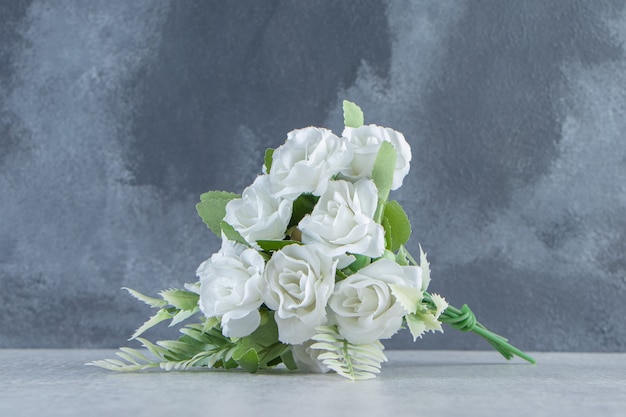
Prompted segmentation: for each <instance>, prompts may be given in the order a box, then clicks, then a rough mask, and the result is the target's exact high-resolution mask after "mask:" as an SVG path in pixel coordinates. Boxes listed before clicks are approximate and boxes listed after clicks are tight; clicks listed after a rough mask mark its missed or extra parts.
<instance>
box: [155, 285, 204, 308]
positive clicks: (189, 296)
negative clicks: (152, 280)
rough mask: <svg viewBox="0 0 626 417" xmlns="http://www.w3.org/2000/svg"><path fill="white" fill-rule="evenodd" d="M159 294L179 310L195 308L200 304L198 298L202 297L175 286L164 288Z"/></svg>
mask: <svg viewBox="0 0 626 417" xmlns="http://www.w3.org/2000/svg"><path fill="white" fill-rule="evenodd" d="M159 295H160V296H161V297H162V298H163V300H165V301H166V302H167V303H169V304H170V305H172V306H174V307H176V308H177V309H179V310H193V309H194V308H195V307H197V306H198V300H199V299H200V296H199V295H198V294H196V293H195V292H191V291H186V290H177V289H173V288H170V289H169V290H163V291H161V292H160V293H159Z"/></svg>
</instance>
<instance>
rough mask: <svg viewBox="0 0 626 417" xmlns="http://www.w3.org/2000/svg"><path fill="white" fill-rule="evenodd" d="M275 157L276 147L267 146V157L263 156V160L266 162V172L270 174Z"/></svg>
mask: <svg viewBox="0 0 626 417" xmlns="http://www.w3.org/2000/svg"><path fill="white" fill-rule="evenodd" d="M273 157H274V149H272V148H267V149H266V150H265V157H264V158H263V162H264V166H265V173H266V174H269V173H270V169H272V161H273V159H272V158H273Z"/></svg>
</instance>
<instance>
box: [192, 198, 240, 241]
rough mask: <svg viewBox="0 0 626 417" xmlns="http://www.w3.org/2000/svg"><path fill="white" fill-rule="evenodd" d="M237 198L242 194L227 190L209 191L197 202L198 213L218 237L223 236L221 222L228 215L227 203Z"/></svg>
mask: <svg viewBox="0 0 626 417" xmlns="http://www.w3.org/2000/svg"><path fill="white" fill-rule="evenodd" d="M236 198H241V196H240V195H239V194H235V193H230V192H227V191H209V192H207V193H204V194H202V195H201V196H200V202H199V203H198V204H196V210H197V211H198V215H199V216H200V217H201V218H202V221H203V222H204V223H206V225H207V226H208V227H209V229H211V231H212V232H213V233H215V235H216V236H217V237H221V228H220V223H221V221H222V220H223V219H224V216H225V215H226V204H228V202H229V201H230V200H234V199H236Z"/></svg>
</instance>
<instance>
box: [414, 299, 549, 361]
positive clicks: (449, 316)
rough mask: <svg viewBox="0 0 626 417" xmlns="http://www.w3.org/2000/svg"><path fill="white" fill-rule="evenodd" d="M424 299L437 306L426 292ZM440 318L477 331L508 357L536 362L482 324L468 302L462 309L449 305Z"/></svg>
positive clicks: (458, 327) (443, 321) (460, 327)
mask: <svg viewBox="0 0 626 417" xmlns="http://www.w3.org/2000/svg"><path fill="white" fill-rule="evenodd" d="M424 301H425V302H426V303H427V304H429V305H430V306H432V307H433V309H434V308H435V305H434V303H433V301H432V299H431V298H430V294H428V293H424ZM439 320H440V321H441V322H442V323H446V324H448V325H450V327H452V328H454V329H457V330H460V331H462V332H472V333H476V334H477V335H479V336H480V337H482V338H483V339H485V340H487V342H489V344H490V345H491V346H493V348H494V349H495V350H497V351H498V352H500V354H501V355H502V356H504V357H505V358H506V359H512V358H513V357H514V356H518V357H520V358H522V359H524V360H525V361H528V362H530V363H536V362H535V360H534V359H533V358H532V357H531V356H529V355H527V354H525V353H524V352H522V351H521V350H520V349H518V348H516V347H515V346H513V345H512V344H510V343H509V341H508V340H507V339H506V338H504V337H502V336H500V335H499V334H496V333H494V332H492V331H490V330H489V329H487V328H486V327H485V326H483V325H482V324H480V323H479V322H478V321H477V320H476V316H475V315H474V313H473V312H472V310H470V308H469V306H468V305H467V304H464V305H463V307H461V308H460V309H458V308H455V307H453V306H448V307H447V308H446V309H445V310H444V312H443V313H441V316H439Z"/></svg>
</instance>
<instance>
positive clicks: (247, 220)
mask: <svg viewBox="0 0 626 417" xmlns="http://www.w3.org/2000/svg"><path fill="white" fill-rule="evenodd" d="M292 206H293V204H292V202H290V201H287V200H284V199H282V198H276V197H273V196H272V195H271V194H270V180H269V176H267V175H260V176H258V177H257V178H256V180H254V182H253V183H252V185H250V186H249V187H247V188H246V189H245V190H243V193H242V196H241V198H237V199H235V200H231V201H229V202H228V204H226V216H224V221H226V223H228V224H230V225H231V226H233V228H234V229H235V230H236V231H238V232H239V234H240V235H241V236H242V237H243V238H244V239H245V240H246V242H248V243H250V244H251V245H256V241H257V240H272V239H279V240H280V239H282V238H284V237H285V231H286V229H287V225H288V224H289V220H290V219H291V209H292Z"/></svg>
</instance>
